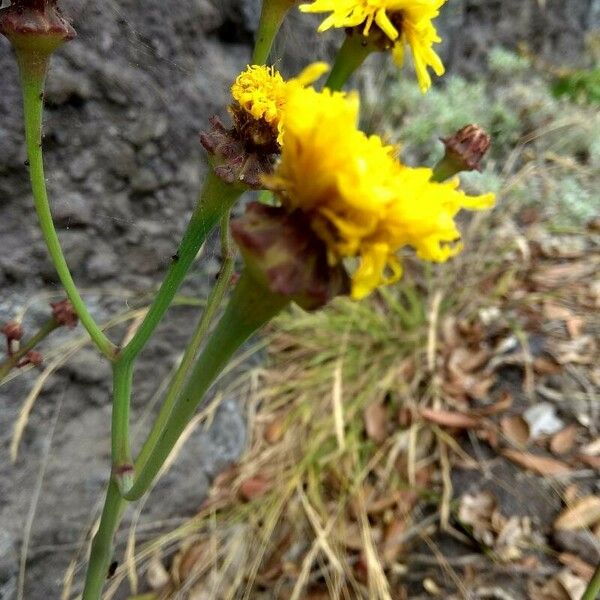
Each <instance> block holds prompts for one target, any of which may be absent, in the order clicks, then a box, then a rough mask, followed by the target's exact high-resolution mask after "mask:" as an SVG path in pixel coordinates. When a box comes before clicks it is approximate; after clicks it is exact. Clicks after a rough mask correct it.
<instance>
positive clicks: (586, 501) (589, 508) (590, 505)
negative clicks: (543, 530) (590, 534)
mask: <svg viewBox="0 0 600 600" xmlns="http://www.w3.org/2000/svg"><path fill="white" fill-rule="evenodd" d="M598 521H600V496H586V497H584V498H580V499H579V500H578V501H577V502H576V503H575V504H574V505H573V506H570V507H568V508H566V509H565V510H564V511H563V512H562V513H561V514H560V516H559V517H558V519H556V521H555V522H554V528H555V529H559V530H563V531H564V530H573V529H585V528H586V527H589V526H590V525H594V524H595V523H596V522H598Z"/></svg>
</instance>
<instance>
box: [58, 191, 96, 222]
mask: <svg viewBox="0 0 600 600" xmlns="http://www.w3.org/2000/svg"><path fill="white" fill-rule="evenodd" d="M52 214H53V216H54V222H55V224H56V226H57V227H64V228H67V229H68V228H70V227H82V226H83V227H85V226H87V225H89V224H90V223H92V221H93V216H92V206H91V204H90V202H89V200H88V199H87V198H84V196H83V195H81V194H79V193H77V192H73V193H70V194H65V195H64V196H60V197H59V198H57V199H56V200H55V201H54V202H53V203H52Z"/></svg>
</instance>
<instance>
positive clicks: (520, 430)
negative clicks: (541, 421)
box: [500, 415, 529, 446]
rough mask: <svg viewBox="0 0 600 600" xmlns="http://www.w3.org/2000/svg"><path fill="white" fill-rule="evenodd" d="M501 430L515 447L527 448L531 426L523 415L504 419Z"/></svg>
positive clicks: (501, 422)
mask: <svg viewBox="0 0 600 600" xmlns="http://www.w3.org/2000/svg"><path fill="white" fill-rule="evenodd" d="M500 429H501V430H502V433H503V434H504V435H505V436H506V438H507V439H508V440H509V441H510V442H512V443H513V444H514V445H515V446H526V445H527V442H528V441H529V425H528V424H527V421H526V420H525V419H524V418H523V417H522V416H521V415H512V416H511V417H503V418H502V419H501V421H500Z"/></svg>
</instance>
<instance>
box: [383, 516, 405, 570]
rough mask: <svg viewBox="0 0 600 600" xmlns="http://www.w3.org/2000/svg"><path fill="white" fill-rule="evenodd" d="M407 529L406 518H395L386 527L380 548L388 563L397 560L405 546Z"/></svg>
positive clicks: (385, 561) (384, 559)
mask: <svg viewBox="0 0 600 600" xmlns="http://www.w3.org/2000/svg"><path fill="white" fill-rule="evenodd" d="M405 531H406V521H405V520H404V519H395V520H393V521H392V522H391V523H390V524H389V525H388V526H387V527H386V530H385V535H384V538H383V543H382V545H381V549H380V555H381V557H382V558H383V561H384V563H385V564H386V565H391V564H392V563H394V562H396V560H397V559H398V556H399V554H400V553H401V552H402V549H403V548H404V547H405V545H406V543H405V541H403V537H404V533H405Z"/></svg>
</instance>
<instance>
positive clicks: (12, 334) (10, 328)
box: [2, 321, 23, 344]
mask: <svg viewBox="0 0 600 600" xmlns="http://www.w3.org/2000/svg"><path fill="white" fill-rule="evenodd" d="M2 333H3V334H4V335H5V336H6V341H7V342H8V343H9V344H10V342H13V341H16V342H18V341H19V340H20V339H21V338H22V337H23V327H22V326H21V324H20V323H17V322H16V321H9V322H8V323H6V324H5V325H4V326H3V327H2Z"/></svg>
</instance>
